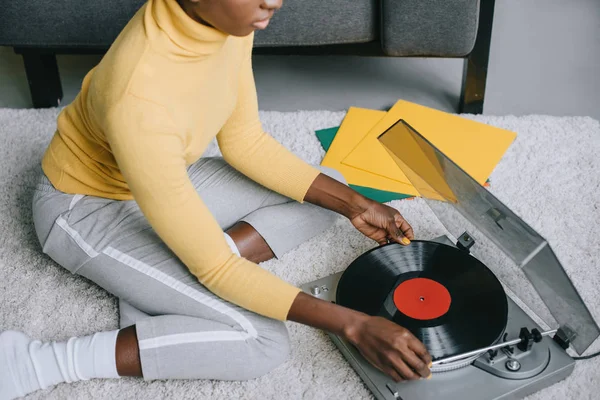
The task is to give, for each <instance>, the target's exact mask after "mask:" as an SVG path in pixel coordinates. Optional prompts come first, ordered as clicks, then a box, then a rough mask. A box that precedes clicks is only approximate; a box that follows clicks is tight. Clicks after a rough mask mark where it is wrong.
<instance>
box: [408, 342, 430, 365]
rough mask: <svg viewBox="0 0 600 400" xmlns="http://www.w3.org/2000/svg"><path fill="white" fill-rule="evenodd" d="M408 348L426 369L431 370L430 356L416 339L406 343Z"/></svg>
mask: <svg viewBox="0 0 600 400" xmlns="http://www.w3.org/2000/svg"><path fill="white" fill-rule="evenodd" d="M408 347H409V348H410V349H411V350H412V351H413V352H414V353H415V354H416V355H417V356H418V357H419V358H420V359H421V360H422V361H423V362H424V363H425V364H427V367H429V368H431V354H429V352H428V351H427V348H426V347H425V345H424V344H423V343H422V342H421V341H419V340H418V339H415V340H412V341H410V342H409V343H408Z"/></svg>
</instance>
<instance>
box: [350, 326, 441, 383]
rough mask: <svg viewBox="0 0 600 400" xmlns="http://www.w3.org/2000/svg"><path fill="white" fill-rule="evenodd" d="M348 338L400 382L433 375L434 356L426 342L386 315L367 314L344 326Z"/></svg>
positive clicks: (374, 364) (377, 366)
mask: <svg viewBox="0 0 600 400" xmlns="http://www.w3.org/2000/svg"><path fill="white" fill-rule="evenodd" d="M344 337H345V339H346V340H348V341H349V342H350V343H352V344H353V345H354V346H356V348H357V349H358V350H359V351H360V353H361V354H362V355H363V356H364V357H365V358H366V359H367V360H368V361H369V362H370V363H371V364H373V366H375V367H376V368H378V369H379V370H381V371H382V372H384V373H385V374H387V375H389V376H390V377H391V378H392V379H394V381H396V382H400V381H404V380H416V379H423V378H428V377H430V375H431V372H430V370H429V367H430V365H431V356H430V355H429V353H428V351H427V349H426V348H425V346H424V345H423V343H421V342H420V341H419V340H418V339H417V338H416V337H415V336H414V335H413V334H412V333H411V332H410V331H409V330H408V329H406V328H403V327H401V326H399V325H397V324H395V323H393V322H391V321H388V320H387V319H385V318H382V317H371V316H364V317H363V318H360V319H358V320H357V321H355V322H353V323H352V324H351V325H349V326H347V327H346V328H345V329H344Z"/></svg>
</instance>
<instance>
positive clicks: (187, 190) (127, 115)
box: [105, 95, 300, 320]
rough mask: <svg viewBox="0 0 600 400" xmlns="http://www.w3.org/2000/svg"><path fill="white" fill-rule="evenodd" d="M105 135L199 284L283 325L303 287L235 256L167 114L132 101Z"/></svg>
mask: <svg viewBox="0 0 600 400" xmlns="http://www.w3.org/2000/svg"><path fill="white" fill-rule="evenodd" d="M105 132H106V135H107V139H108V142H109V144H110V147H111V149H112V152H113V154H114V156H115V159H116V161H117V164H118V166H119V169H120V170H121V173H122V174H123V177H124V178H125V180H126V181H127V184H128V185H129V188H130V190H131V192H132V194H133V196H134V199H135V200H136V201H137V203H138V204H139V206H140V209H141V210H142V212H143V213H144V215H145V216H146V218H147V219H148V221H149V222H150V224H151V226H152V227H153V228H154V230H155V231H156V233H157V234H158V235H159V237H160V238H161V239H162V240H163V241H164V242H165V244H166V245H167V246H168V247H169V248H170V249H171V250H172V251H173V252H174V253H175V254H176V255H177V256H178V257H179V259H180V260H181V261H182V262H183V263H184V264H185V265H186V266H187V268H188V269H189V270H190V271H191V273H192V274H194V275H195V276H196V277H197V278H198V280H199V281H200V283H202V284H203V285H204V286H206V287H207V288H208V289H209V290H210V291H212V292H213V293H215V294H216V295H218V296H219V297H221V298H223V299H225V300H227V301H230V302H231V303H234V304H237V305H239V306H240V307H243V308H245V309H248V310H251V311H253V312H256V313H258V314H262V315H264V316H267V317H270V318H274V319H279V320H285V319H286V318H287V314H288V311H289V309H290V307H291V305H292V303H293V301H294V299H295V297H296V296H297V294H298V293H299V291H300V289H298V288H296V287H294V286H292V285H290V284H288V283H286V282H284V281H283V280H281V279H279V278H278V277H276V276H275V275H273V274H271V273H270V272H268V271H266V270H264V269H263V268H261V267H259V266H258V265H256V264H255V263H252V262H250V261H248V260H246V259H244V258H241V257H239V256H237V255H235V254H233V252H232V251H231V249H230V247H229V246H228V245H227V242H226V240H225V238H224V235H223V231H222V229H221V228H220V227H219V225H218V223H217V222H216V220H215V219H214V217H213V216H212V214H211V213H210V211H209V210H208V208H207V207H206V205H205V203H204V202H203V201H202V199H201V197H200V196H199V195H198V193H197V192H196V190H195V188H194V186H193V184H192V182H191V181H190V179H189V176H188V174H187V169H186V164H185V160H184V138H183V137H182V136H181V135H180V133H179V132H177V128H176V126H175V123H173V122H172V119H171V118H170V114H169V113H168V111H167V110H166V109H165V108H164V107H162V106H160V105H157V104H154V103H152V102H149V101H146V100H143V99H139V98H137V97H134V96H133V95H126V97H125V98H124V99H122V101H121V102H120V104H118V105H117V106H116V107H114V108H113V109H112V111H111V112H110V115H109V116H108V118H107V123H106V127H105Z"/></svg>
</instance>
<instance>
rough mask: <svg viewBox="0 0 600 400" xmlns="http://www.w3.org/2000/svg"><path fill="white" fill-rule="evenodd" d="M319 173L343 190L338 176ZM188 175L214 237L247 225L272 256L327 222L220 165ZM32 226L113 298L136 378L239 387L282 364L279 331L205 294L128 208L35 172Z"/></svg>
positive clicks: (200, 165) (56, 255)
mask: <svg viewBox="0 0 600 400" xmlns="http://www.w3.org/2000/svg"><path fill="white" fill-rule="evenodd" d="M319 168H320V169H321V170H322V171H323V173H326V174H328V175H330V176H332V177H334V178H335V179H337V180H340V181H342V182H343V178H342V176H341V174H339V173H338V172H337V171H335V170H332V169H327V168H324V167H319ZM188 175H189V176H190V179H191V181H192V182H193V184H194V186H195V188H196V190H197V191H198V193H199V194H200V196H201V197H202V199H203V201H204V202H205V203H206V205H207V207H208V208H209V210H210V211H211V212H212V214H213V215H214V217H215V218H216V220H217V221H218V223H219V224H220V226H221V228H223V230H226V229H228V228H229V227H230V226H232V225H233V224H235V223H236V222H238V221H240V220H241V221H245V222H248V223H249V224H250V225H252V226H253V227H254V228H255V229H256V230H257V231H258V232H259V233H260V234H261V235H262V236H263V238H264V239H265V240H266V242H267V243H268V244H269V246H270V247H271V249H272V250H273V252H274V254H275V256H276V257H280V256H281V255H282V254H284V253H285V252H286V251H288V250H290V249H292V248H294V247H296V246H298V245H299V244H300V243H302V242H304V241H305V240H308V239H310V238H312V237H314V236H315V235H317V234H319V233H320V232H322V231H324V230H325V229H327V228H328V227H329V226H330V225H331V224H332V223H333V221H334V220H335V218H336V214H335V213H333V212H331V211H328V210H325V209H323V208H320V207H317V206H314V205H312V204H308V203H305V204H300V203H298V202H296V201H293V200H291V199H289V198H287V197H284V196H281V195H279V194H277V193H274V192H272V191H270V190H268V189H266V188H264V187H263V186H260V185H259V184H257V183H255V182H253V181H251V180H250V179H248V178H247V177H245V176H244V175H242V174H240V173H239V172H237V171H236V170H234V169H233V168H232V167H230V166H229V165H228V164H227V163H226V162H225V161H224V160H223V159H221V158H202V159H200V160H199V161H198V162H196V163H195V164H193V165H191V166H190V167H189V168H188ZM33 220H34V224H35V229H36V232H37V235H38V238H39V241H40V244H41V245H42V249H43V252H44V253H45V254H47V255H48V256H50V257H51V258H52V259H53V260H55V261H56V262H57V263H58V264H60V265H62V266H63V267H64V268H66V269H67V270H69V271H70V272H71V273H73V274H79V275H81V276H83V277H85V278H87V279H89V280H91V281H93V282H95V283H96V284H98V285H99V286H101V287H102V288H104V289H105V290H106V291H108V292H109V293H111V294H113V295H114V296H116V297H118V298H119V306H120V326H121V328H124V327H127V326H130V325H132V324H135V326H136V332H137V336H138V340H139V348H140V358H141V365H142V372H143V375H144V379H145V380H152V379H219V380H245V379H251V378H255V377H258V376H261V375H263V374H265V373H267V372H269V371H270V370H272V369H274V368H275V367H277V366H278V365H280V364H281V363H282V362H284V361H285V360H286V359H287V358H288V356H289V350H290V349H289V346H290V344H289V339H288V332H287V329H286V327H285V325H284V323H283V322H281V321H276V320H273V319H270V318H267V317H264V316H261V315H258V314H256V313H253V312H251V311H248V310H246V309H243V308H241V307H239V306H237V305H234V304H232V303H229V302H227V301H225V300H223V299H221V298H220V297H218V296H216V295H215V294H213V293H212V292H210V291H209V290H208V289H206V288H205V287H204V286H203V285H202V284H200V283H199V282H198V280H197V278H196V277H195V276H193V275H192V274H191V273H190V272H189V270H188V269H187V268H186V266H185V265H184V264H183V263H182V262H181V261H180V260H179V259H178V258H177V256H176V255H175V254H174V253H173V252H172V251H171V250H170V249H169V248H168V247H167V246H166V245H165V244H164V243H163V242H162V241H161V240H160V239H159V237H158V236H157V234H156V233H155V232H154V231H153V229H152V228H151V226H150V224H149V223H148V221H147V220H146V219H145V217H144V215H143V214H142V212H141V211H140V209H139V207H138V205H137V203H136V202H135V201H133V200H131V201H117V200H110V199H105V198H99V197H94V196H82V195H71V194H65V193H63V192H60V191H58V190H56V189H55V188H54V187H53V186H52V184H51V183H50V181H49V180H48V179H47V178H46V177H45V175H43V173H41V175H40V180H39V183H38V184H37V186H36V190H35V193H34V198H33ZM249 333H250V335H248V334H249ZM248 337H250V338H248Z"/></svg>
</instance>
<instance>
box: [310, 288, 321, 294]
mask: <svg viewBox="0 0 600 400" xmlns="http://www.w3.org/2000/svg"><path fill="white" fill-rule="evenodd" d="M310 292H311V293H312V295H313V296H318V295H320V294H321V287H319V286H313V287H311V288H310Z"/></svg>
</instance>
